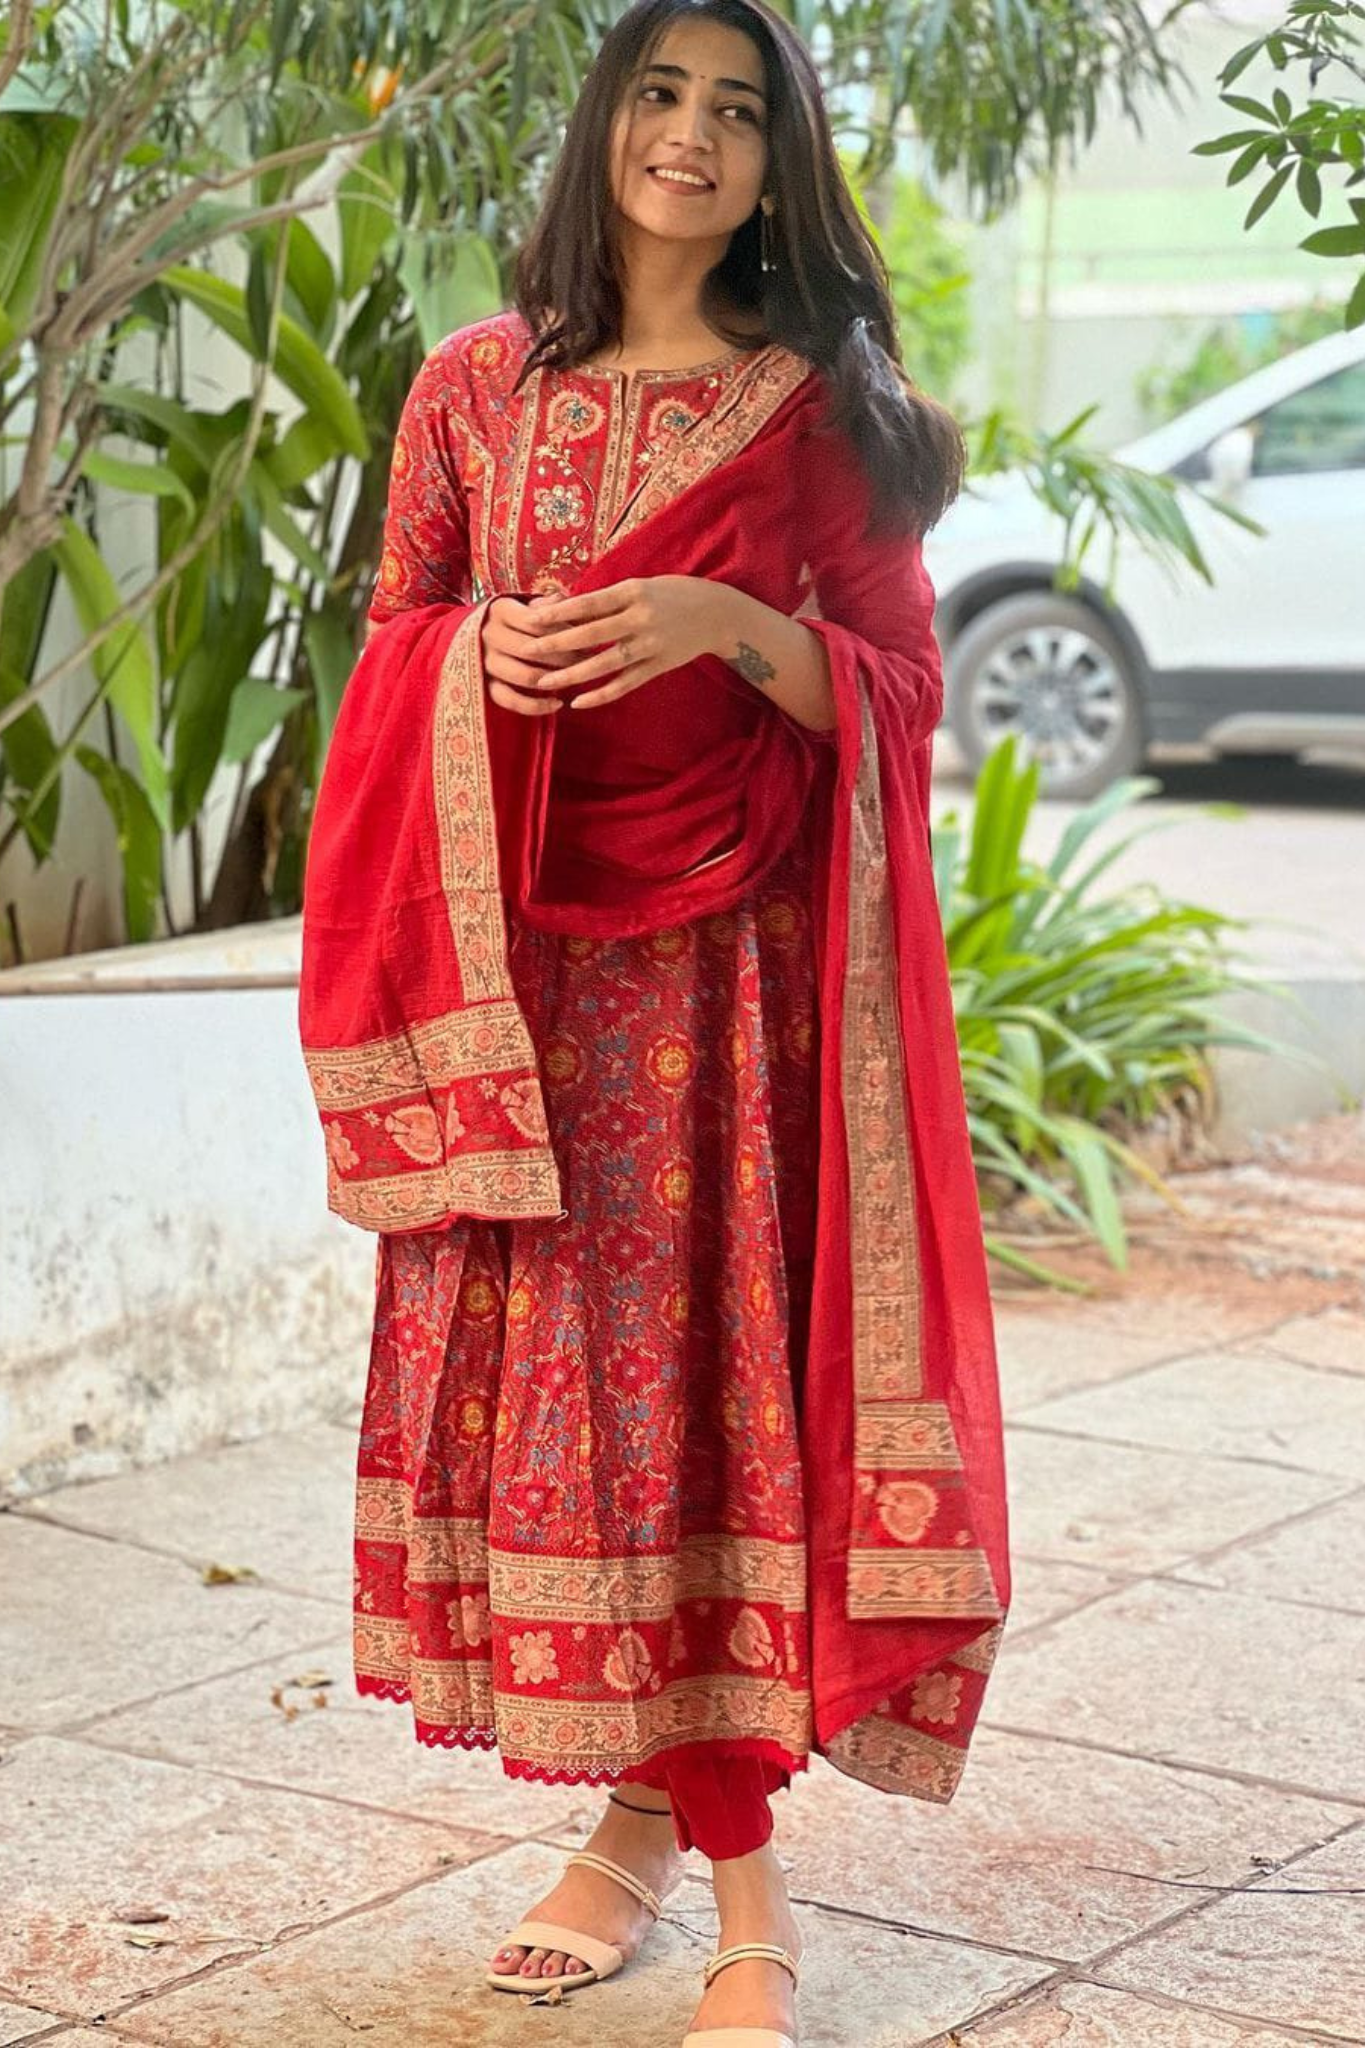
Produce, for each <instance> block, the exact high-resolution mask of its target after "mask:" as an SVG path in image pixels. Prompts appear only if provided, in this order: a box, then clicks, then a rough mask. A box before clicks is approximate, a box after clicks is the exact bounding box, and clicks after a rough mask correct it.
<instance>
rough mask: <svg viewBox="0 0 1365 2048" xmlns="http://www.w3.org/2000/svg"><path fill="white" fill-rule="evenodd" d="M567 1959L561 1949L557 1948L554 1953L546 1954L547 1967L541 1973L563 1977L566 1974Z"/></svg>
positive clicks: (546, 1975) (542, 1974)
mask: <svg viewBox="0 0 1365 2048" xmlns="http://www.w3.org/2000/svg"><path fill="white" fill-rule="evenodd" d="M567 1960H568V1959H567V1957H565V1956H562V1955H561V1954H560V1953H559V1950H558V1949H556V1950H555V1952H554V1954H553V1955H549V1956H546V1958H545V1967H544V1969H543V1970H542V1971H541V1973H540V1974H541V1976H542V1977H562V1976H563V1975H564V1965H565V1962H566V1961H567Z"/></svg>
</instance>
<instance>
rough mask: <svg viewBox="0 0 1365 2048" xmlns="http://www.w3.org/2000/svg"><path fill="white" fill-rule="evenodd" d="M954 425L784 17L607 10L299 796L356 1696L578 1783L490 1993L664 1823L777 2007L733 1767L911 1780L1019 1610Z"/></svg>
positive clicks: (720, 9) (611, 1959)
mask: <svg viewBox="0 0 1365 2048" xmlns="http://www.w3.org/2000/svg"><path fill="white" fill-rule="evenodd" d="M959 467H960V442H959V439H958V436H957V432H956V429H955V428H954V427H953V426H952V424H951V422H950V421H949V420H948V419H947V418H946V417H945V416H944V415H943V414H942V413H940V412H939V411H937V409H935V408H934V407H932V406H930V405H929V404H928V403H927V402H926V401H925V400H924V399H923V398H921V397H919V396H918V395H916V394H915V393H914V392H913V391H912V389H911V388H910V387H909V386H908V384H907V383H906V380H905V379H904V377H903V375H902V374H901V372H900V371H899V369H898V367H897V364H896V336H895V324H894V318H893V314H892V311H891V307H890V303H889V299H888V294H887V288H886V282H885V277H884V273H883V271H882V269H881V266H880V264H879V261H878V258H877V256H876V254H875V252H874V249H873V247H872V245H871V243H870V242H869V239H868V237H867V235H866V234H865V232H864V230H863V228H862V226H861V224H860V222H859V219H858V216H857V213H856V210H855V208H854V206H853V204H852V201H851V199H850V197H849V194H848V192H847V189H846V187H845V184H844V182H843V179H842V176H841V173H840V171H839V168H838V165H837V161H836V157H835V154H834V150H833V147H832V143H831V138H830V132H829V127H828V123H827V119H826V116H825V113H824V110H823V106H822V104H821V99H820V91H819V86H818V83H817V80H816V76H815V73H814V70H813V67H812V65H811V63H810V60H809V58H808V56H807V55H806V53H805V51H804V49H803V48H802V46H801V45H800V43H799V42H798V40H797V39H796V38H795V36H794V35H793V34H792V32H791V31H790V30H789V29H788V28H787V27H786V26H785V25H784V23H783V22H782V21H781V20H780V19H779V18H778V17H777V16H776V15H774V14H772V13H771V12H770V11H769V10H768V9H767V8H766V7H765V6H763V5H762V4H761V0H640V4H639V5H637V6H635V7H634V8H633V9H632V10H631V11H630V12H629V13H628V14H627V15H626V16H625V17H624V18H623V19H622V20H621V21H620V22H619V23H618V25H617V26H616V27H615V28H614V29H613V30H612V32H611V33H610V35H609V36H608V37H607V39H606V42H605V43H604V45H603V48H602V51H601V54H600V56H599V58H598V60H597V62H596V64H595V65H594V67H593V70H592V73H591V75H590V77H589V78H588V80H587V83H586V85H585V88H584V91H583V95H582V98H581V99H580V101H579V103H578V106H577V108H576V110H575V112H574V115H573V119H572V122H571V124H570V127H569V131H568V136H567V140H566V143H565V147H564V150H563V153H562V155H561V157H560V159H559V162H558V165H557V168H556V170H555V172H554V175H553V177H552V180H551V183H550V187H549V190H548V193H547V196H546V199H545V203H544V206H543V209H542V213H541V216H540V220H539V223H538V225H537V227H536V230H535V232H534V234H533V236H532V237H531V240H530V242H529V244H528V246H527V248H526V250H525V251H524V254H523V259H522V262H521V266H520V271H519V279H518V309H517V311H516V312H515V313H511V314H507V315H504V316H500V317H499V318H496V319H492V320H486V321H482V322H480V323H479V324H478V325H477V326H475V327H473V328H470V329H468V330H466V331H464V332H462V333H459V334H456V335H453V336H451V337H450V338H449V339H448V340H447V341H446V342H444V343H442V344H441V345H440V346H439V347H438V348H437V349H436V350H435V351H434V353H433V354H432V355H431V356H430V357H429V359H428V360H427V362H426V363H425V365H424V366H423V369H422V371H421V372H420V374H419V376H418V378H417V381H416V384H415V386H414V388H413V391H412V393H411V395H410V397H409V400H408V403H407V406H406V409H405V412H404V417H403V422H402V426H401V428H400V432H399V436H398V440H397V444H396V447H395V451H394V461H393V474H392V485H391V495H390V506H389V515H388V523H387V528H386V536H385V551H384V559H383V565H382V568H381V572H380V577H379V583H378V588H377V591H376V593H375V598H374V604H373V608H372V611H371V618H372V620H373V621H374V622H375V623H376V626H377V631H375V632H374V634H373V635H372V638H371V640H370V642H369V644H368V646H367V648H366V651H365V654H364V656H363V657H362V660H361V663H360V666H359V668H358V669H357V672H356V675H355V677H354V679H353V681H352V684H351V686H350V688H349V690H348V692H347V697H346V701H345V704H344V705H343V708H342V713H341V717H340V720H339V722H338V726H337V730H336V734H335V736H334V739H333V742H332V748H331V753H330V757H329V761H328V768H327V775H326V779H325V782H324V785H323V789H322V792H321V795H320V798H319V803H318V810H317V816H316V819H315V823H314V830H313V838H312V844H311V848H310V855H309V874H308V889H307V902H306V910H305V963H304V987H303V1004H302V1017H303V1034H304V1040H305V1045H306V1047H307V1050H308V1058H309V1067H310V1072H311V1076H312V1080H313V1084H314V1087H315V1090H316V1093H317V1096H318V1101H319V1104H320V1107H321V1110H322V1114H323V1120H324V1125H325V1128H326V1135H327V1145H328V1155H329V1166H330V1174H329V1186H330V1199H331V1202H332V1205H333V1207H334V1208H336V1209H337V1210H338V1211H339V1213H341V1214H342V1215H344V1216H347V1217H349V1218H350V1219H351V1220H352V1221H355V1222H358V1223H360V1224H362V1225H364V1226H366V1227H368V1228H372V1229H376V1230H378V1231H379V1232H380V1233H381V1239H380V1259H379V1283H378V1308H377V1315H376V1325H375V1338H374V1348H373V1355H372V1361H371V1371H370V1380H369V1387H368V1392H367V1398H366V1407H365V1417H364V1425H363V1433H362V1439H361V1453H360V1480H359V1515H358V1536H357V1552H356V1555H357V1586H358V1590H357V1603H356V1650H357V1670H358V1675H359V1682H360V1685H361V1689H362V1691H365V1692H369V1693H373V1694H379V1695H382V1696H387V1697H390V1698H397V1699H406V1700H411V1701H412V1703H413V1706H414V1709H415V1713H416V1718H417V1732H418V1735H419V1737H420V1738H421V1739H422V1740H423V1741H426V1742H429V1743H436V1744H442V1743H443V1744H452V1745H454V1744H461V1745H465V1746H487V1747H492V1746H494V1745H496V1746H497V1747H498V1748H499V1750H500V1751H501V1754H502V1761H503V1765H504V1768H505V1769H506V1770H507V1771H509V1772H510V1773H512V1774H514V1775H518V1776H523V1777H528V1778H535V1779H541V1780H546V1781H553V1782H567V1781H572V1782H587V1783H592V1784H605V1785H607V1786H609V1787H611V1788H613V1789H612V1790H611V1791H610V1793H609V1796H608V1800H607V1802H606V1803H605V1804H604V1810H603V1813H602V1817H601V1821H600V1824H599V1826H598V1828H597V1831H596V1833H595V1834H594V1835H593V1837H592V1840H591V1842H590V1843H589V1845H588V1853H587V1854H586V1855H585V1856H582V1857H577V1858H572V1859H570V1864H569V1867H568V1868H567V1869H566V1871H565V1873H564V1876H563V1879H562V1881H561V1882H560V1883H559V1884H557V1885H556V1886H555V1887H554V1889H553V1890H552V1891H551V1893H550V1894H549V1895H548V1897H546V1898H545V1899H543V1900H541V1901H539V1902H538V1903H537V1904H536V1905H535V1907H534V1909H533V1911H532V1913H531V1915H530V1918H529V1919H528V1921H526V1922H525V1923H523V1924H522V1925H521V1926H520V1927H519V1928H517V1929H515V1930H513V1931H512V1932H511V1933H510V1934H509V1936H508V1938H507V1940H506V1942H505V1943H504V1945H503V1947H502V1948H501V1949H500V1950H499V1951H498V1952H497V1953H496V1955H495V1956H494V1957H493V1958H492V1960H491V1966H490V1981H491V1982H492V1983H493V1984H494V1985H496V1986H498V1987H499V1988H505V1989H512V1990H518V1991H523V1992H526V1991H529V1992H532V1993H536V1992H543V1991H544V1990H545V1989H546V1988H547V1980H549V1982H550V1983H552V1984H558V1985H561V1986H563V1987H565V1988H569V1989H582V1988H583V1987H585V1986H587V1985H588V1984H590V1983H593V1982H595V1981H597V1980H599V1979H600V1978H602V1977H604V1976H606V1975H608V1974H610V1973H611V1972H612V1971H613V1970H615V1969H617V1968H619V1967H620V1966H621V1963H622V1962H623V1961H624V1960H628V1959H630V1958H632V1957H633V1956H634V1954H635V1952H636V1951H637V1949H638V1948H639V1946H640V1943H641V1941H642V1939H643V1937H644V1935H645V1933H646V1932H647V1930H648V1927H649V1925H650V1922H651V1919H652V1917H656V1916H657V1913H658V1909H659V1902H660V1900H661V1899H662V1897H663V1896H664V1895H665V1894H666V1893H667V1891H668V1890H669V1888H670V1887H671V1886H672V1885H673V1884H674V1883H675V1882H676V1880H677V1877H678V1874H679V1869H680V1862H679V1859H680V1855H681V1853H682V1852H683V1851H685V1850H686V1849H687V1848H688V1847H690V1846H696V1847H698V1848H700V1849H701V1850H702V1851H703V1852H704V1853H705V1854H707V1855H708V1856H709V1857H710V1858H711V1865H712V1873H713V1881H714V1885H715V1893H716V1899H717V1904H718V1907H719V1913H720V1939H721V1952H720V1955H719V1956H718V1957H717V1958H716V1959H714V1961H713V1963H712V1965H711V1966H709V1968H708V1972H707V1983H706V1989H705V1995H704V1997H703V1999H702V2001H701V2006H700V2010H699V2012H698V2013H697V2016H696V2020H695V2031H694V2034H692V2035H689V2037H688V2039H689V2041H692V2042H694V2043H695V2044H696V2048H725V2044H727V2043H728V2042H730V2041H731V2040H732V2039H733V2041H734V2042H735V2043H736V2044H739V2043H744V2044H747V2048H763V2044H781V2043H790V2042H791V2041H793V2040H794V2037H795V2019H794V1995H795V1980H796V1976H797V1967H796V1965H797V1958H798V1955H799V1948H800V1937H799V1933H798V1930H797V1927H796V1923H795V1921H794V1919H793V1917H792V1913H791V1908H790V1905H789V1903H788V1900H787V1894H786V1890H785V1886H784V1883H783V1879H782V1875H781V1871H780V1868H779V1865H778V1862H777V1860H776V1857H775V1855H774V1853H773V1849H772V1845H771V1834H772V1826H773V1822H772V1814H771V1809H770V1804H769V1800H770V1796H771V1794H772V1793H773V1792H774V1791H775V1790H776V1789H778V1788H779V1787H784V1786H786V1785H787V1784H788V1782H789V1780H790V1778H791V1776H792V1774H793V1773H795V1772H797V1771H800V1770H802V1769H804V1768H805V1765H806V1762H807V1759H808V1756H809V1754H810V1752H811V1751H812V1750H816V1751H818V1752H820V1753H822V1754H823V1755H825V1756H826V1757H828V1758H829V1759H830V1760H831V1761H832V1762H833V1763H835V1764H836V1765H838V1766H839V1767H840V1768H841V1769H844V1770H846V1771H848V1772H851V1773H852V1774H853V1775H855V1776H857V1777H860V1778H863V1779H864V1780H866V1781H867V1782H868V1783H871V1784H874V1785H879V1786H882V1787H884V1788H885V1789H887V1790H894V1791H906V1792H911V1793H915V1794H918V1795H919V1796H922V1797H927V1798H931V1799H938V1800H946V1799H947V1798H949V1797H950V1796H951V1794H952V1791H953V1789H954V1787H955V1785H956V1783H957V1779H958V1776H959V1775H960V1772H961V1768H962V1764H963V1761H964V1757H965V1750H966V1745H967V1741H968V1739H969V1736H970V1732H971V1728H972V1726H973V1723H974V1721H975V1719H976V1716H977V1713H978V1711H979V1707H980V1702H981V1695H982V1690H983V1687H984V1684H985V1678H986V1674H987V1672H988V1671H989V1669H990V1664H991V1659H992V1656H993V1652H994V1647H995V1642H996V1639H997V1636H998V1630H999V1624H1000V1622H1001V1620H1002V1618H1003V1614H1004V1610H1005V1604H1006V1601H1007V1597H1008V1584H1007V1563H1006V1554H1005V1522H1004V1509H1003V1486H1002V1474H1001V1461H1000V1431H999V1416H998V1409H997V1404H996V1391H995V1380H994V1365H993V1355H992V1348H991V1334H990V1319H989V1306H988V1300H987V1294H986V1286H985V1276H984V1261H983V1258H982V1252H981V1242H980V1233H979V1225H978V1220H977V1215H976V1209H975V1198H974V1188H973V1182H972V1174H971V1164H970V1158H969V1153H968V1146H967V1139H966V1130H965V1121H964V1116H963V1107H962V1098H961V1092H960V1084H959V1080H958V1075H957V1067H956V1054H955V1042H954V1036H953V1026H952V1015H951V1008H950V1004H949V999H948V992H947V983H946V974H945V968H944V962H943V951H942V942H941V938H940V935H939V928H938V922H937V915H936V908H935V902H934V893H933V883H932V875H931V871H930V865H929V854H928V835H927V824H926V809H925V805H926V793H927V773H928V749H929V739H930V735H931V733H932V730H933V727H934V724H935V722H936V720H937V717H938V713H939V708H940V684H939V670H938V662H937V656H936V652H935V649H934V645H933V639H932V632H931V595H930V592H929V589H928V586H927V583H926V581H925V579H924V575H923V572H922V569H921V567H920V560H919V547H918V538H917V537H918V535H919V534H920V533H921V532H922V531H923V529H924V528H925V527H926V526H927V525H928V524H929V523H930V522H931V521H932V519H933V518H934V517H935V516H936V515H937V514H938V513H939V512H940V511H941V510H942V508H943V506H944V505H945V504H946V502H947V501H948V500H949V498H950V497H951V496H952V494H953V491H954V489H955V488H956V485H957V483H958V480H959ZM623 1788H624V1789H623ZM736 2030H737V2031H736Z"/></svg>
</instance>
